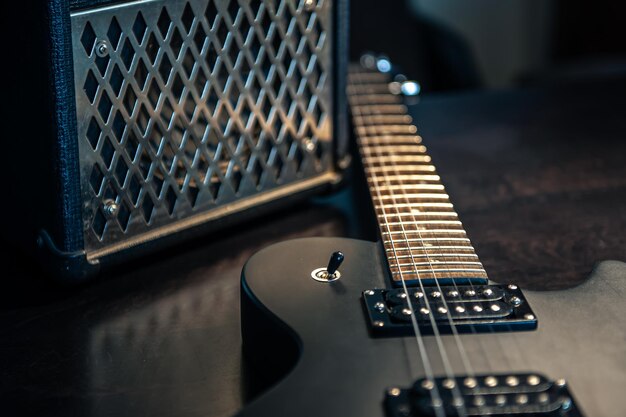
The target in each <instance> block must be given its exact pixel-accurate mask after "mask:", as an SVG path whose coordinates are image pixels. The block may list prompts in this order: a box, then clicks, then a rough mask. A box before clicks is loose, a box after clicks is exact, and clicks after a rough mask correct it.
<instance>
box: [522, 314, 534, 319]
mask: <svg viewBox="0 0 626 417" xmlns="http://www.w3.org/2000/svg"><path fill="white" fill-rule="evenodd" d="M524 318H525V319H526V320H534V319H535V316H533V315H532V314H524Z"/></svg>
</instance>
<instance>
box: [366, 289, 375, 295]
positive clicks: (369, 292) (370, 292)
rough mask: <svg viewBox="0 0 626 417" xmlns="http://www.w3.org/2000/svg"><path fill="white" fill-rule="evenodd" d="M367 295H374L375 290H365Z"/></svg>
mask: <svg viewBox="0 0 626 417" xmlns="http://www.w3.org/2000/svg"><path fill="white" fill-rule="evenodd" d="M365 295H374V291H372V290H367V291H365Z"/></svg>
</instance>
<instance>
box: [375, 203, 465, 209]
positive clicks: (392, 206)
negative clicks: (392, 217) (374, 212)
mask: <svg viewBox="0 0 626 417" xmlns="http://www.w3.org/2000/svg"><path fill="white" fill-rule="evenodd" d="M413 207H431V208H432V207H436V208H446V207H448V208H453V206H452V203H431V202H428V203H422V202H419V203H411V204H405V203H401V204H378V205H375V208H380V209H381V210H383V211H384V210H385V209H387V208H413Z"/></svg>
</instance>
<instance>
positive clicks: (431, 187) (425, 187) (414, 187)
mask: <svg viewBox="0 0 626 417" xmlns="http://www.w3.org/2000/svg"><path fill="white" fill-rule="evenodd" d="M378 189H379V190H385V191H393V190H415V191H418V190H440V191H443V190H444V188H443V185H442V184H396V185H379V186H378Z"/></svg>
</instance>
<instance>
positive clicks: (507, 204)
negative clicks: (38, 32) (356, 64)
mask: <svg viewBox="0 0 626 417" xmlns="http://www.w3.org/2000/svg"><path fill="white" fill-rule="evenodd" d="M411 111H412V114H413V115H414V118H415V120H416V122H417V125H418V128H419V130H420V133H421V134H422V135H423V136H424V141H425V144H426V145H427V146H428V147H429V149H430V153H431V155H432V157H433V160H434V163H435V165H436V166H437V167H438V169H439V173H440V174H441V176H442V179H443V182H444V184H445V185H446V187H447V189H448V192H449V193H450V195H451V197H452V200H453V202H454V203H455V205H456V208H457V210H458V212H459V214H460V217H461V220H462V221H463V223H464V224H465V226H466V228H467V231H468V234H469V236H470V238H471V239H472V241H473V243H474V246H475V247H476V251H477V253H478V254H479V256H480V257H481V260H482V261H483V263H484V265H485V268H486V270H487V272H488V273H489V274H490V276H491V278H492V279H493V280H496V281H505V282H518V283H520V284H521V285H523V286H525V287H531V288H543V289H556V288H563V287H568V286H573V285H576V284H577V283H580V282H581V281H582V280H584V279H585V277H586V276H587V275H588V274H589V272H590V271H591V269H592V268H593V266H594V263H595V262H596V261H599V260H605V259H616V260H622V261H626V160H625V157H626V84H624V83H623V82H616V81H614V82H610V81H607V82H605V83H602V84H598V83H594V84H578V85H563V86H560V87H557V88H544V89H538V90H526V91H508V92H487V93H484V92H482V93H481V92H479V93H467V94H463V95H442V96H431V97H428V98H425V99H422V101H421V102H419V103H418V104H416V105H413V106H412V107H411ZM352 177H353V178H352V181H351V182H350V185H349V186H348V187H346V188H345V189H344V190H342V191H341V192H339V193H337V194H335V195H332V196H327V197H323V198H319V199H317V200H315V201H311V202H308V203H303V204H301V205H299V206H295V207H291V208H289V209H285V210H283V211H282V212H280V213H276V214H274V215H272V216H268V217H265V218H263V219H262V220H260V221H257V222H254V223H246V224H242V225H240V226H239V227H237V228H233V229H229V230H227V231H225V232H223V233H220V234H218V235H211V236H206V237H205V238H203V239H200V240H196V241H194V242H190V243H189V244H186V245H183V246H179V247H178V248H176V249H175V250H172V251H169V252H168V253H166V254H164V253H162V254H159V255H158V256H154V257H151V258H145V259H141V260H138V261H137V262H135V263H134V264H133V265H127V266H125V267H124V268H123V269H120V270H117V271H110V272H108V273H106V274H105V275H104V276H103V277H102V278H101V279H100V280H98V281H96V282H93V283H91V284H89V285H85V286H82V287H79V288H72V289H68V288H58V287H55V286H54V285H51V284H49V283H48V282H47V280H46V279H45V277H42V276H41V273H39V272H37V271H36V270H34V269H33V268H32V267H31V266H30V265H31V264H32V262H29V261H28V260H27V259H25V258H24V257H23V256H19V255H17V254H14V253H12V252H11V251H10V250H7V251H5V252H4V254H3V259H2V260H3V264H2V265H3V274H2V275H3V279H2V282H3V288H2V291H1V292H0V405H1V406H2V410H3V412H2V414H3V415H37V416H44V415H46V416H73V415H77V416H123V415H133V416H144V415H145V416H151V417H157V416H177V417H183V416H204V417H210V416H227V415H232V414H233V413H235V412H236V411H237V410H238V409H240V408H241V407H242V406H243V404H244V402H245V401H246V399H247V398H249V397H250V395H251V392H253V390H254V387H251V386H250V383H247V381H249V375H248V374H247V372H246V368H245V366H244V365H243V362H242V357H241V349H240V334H239V274H240V271H241V267H242V266H243V264H244V262H245V260H246V259H247V258H248V257H249V256H250V255H251V254H252V253H254V252H255V251H257V250H259V249H260V248H262V247H264V246H266V245H269V244H271V243H273V242H278V241H282V240H285V239H289V238H294V237H302V236H349V237H355V238H361V239H375V228H374V225H373V219H372V218H371V217H370V215H369V213H368V211H367V210H365V209H363V207H364V206H365V204H364V202H366V201H367V197H366V195H365V194H364V187H363V186H362V182H361V178H360V177H359V175H358V173H353V175H352ZM7 412H8V413H7Z"/></svg>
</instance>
